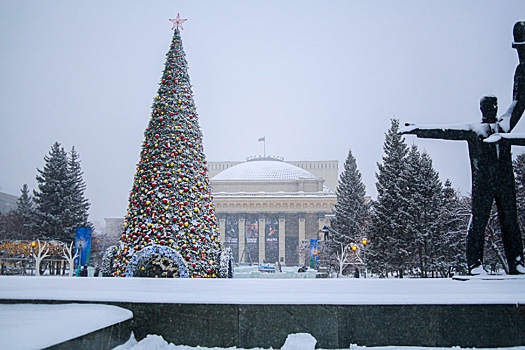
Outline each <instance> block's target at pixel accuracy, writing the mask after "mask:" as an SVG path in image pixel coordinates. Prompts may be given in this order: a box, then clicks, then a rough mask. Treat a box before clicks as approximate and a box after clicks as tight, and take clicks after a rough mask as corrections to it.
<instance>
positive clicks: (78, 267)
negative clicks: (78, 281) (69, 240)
mask: <svg viewBox="0 0 525 350" xmlns="http://www.w3.org/2000/svg"><path fill="white" fill-rule="evenodd" d="M83 243H84V241H83V240H81V239H80V240H79V241H78V265H77V276H80V264H81V263H82V248H83Z"/></svg>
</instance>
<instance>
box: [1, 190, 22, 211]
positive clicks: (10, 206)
mask: <svg viewBox="0 0 525 350" xmlns="http://www.w3.org/2000/svg"><path fill="white" fill-rule="evenodd" d="M17 200H18V197H17V196H13V195H10V194H7V193H3V192H0V214H6V213H8V212H10V211H13V210H16V209H17V208H18V205H17V204H16V202H17Z"/></svg>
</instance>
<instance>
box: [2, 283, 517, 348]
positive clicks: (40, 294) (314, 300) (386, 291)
mask: <svg viewBox="0 0 525 350" xmlns="http://www.w3.org/2000/svg"><path fill="white" fill-rule="evenodd" d="M0 299H16V300H63V301H68V302H73V303H74V302H75V301H96V302H104V301H107V302H111V301H113V302H164V303H196V302H198V303H210V304H215V303H219V304H230V303H234V304H235V303H249V304H319V303H322V304H346V305H364V304H377V305H379V304H398V305H399V304H480V303H481V304H483V303H485V304H524V303H525V277H523V276H518V277H508V278H507V277H504V276H481V277H477V278H471V279H470V280H467V281H456V280H451V279H376V278H368V279H363V278H361V279H353V278H342V279H307V278H304V279H262V278H250V279H248V278H246V279H244V278H238V279H230V280H223V279H220V280H218V279H146V278H90V277H88V278H68V277H53V276H42V277H21V276H0ZM52 307H54V310H51V309H46V308H52ZM79 307H80V308H86V309H78V308H79ZM91 307H92V308H94V309H91ZM98 307H104V305H79V304H73V305H31V306H28V305H27V304H15V305H2V304H0V349H16V348H18V349H35V348H41V347H44V346H45V344H50V342H53V341H54V342H55V343H56V342H59V341H64V340H66V339H72V338H75V337H77V336H79V333H78V332H83V333H80V334H86V333H89V332H90V331H94V330H96V329H99V328H102V327H104V326H102V327H101V325H104V324H106V325H107V322H109V324H111V323H112V322H113V323H114V322H119V321H118V320H116V319H115V317H116V318H123V317H126V313H125V311H124V312H121V311H116V310H113V311H111V309H105V311H103V310H98V309H96V308H98ZM108 307H109V306H108ZM71 308H77V309H75V310H74V311H71V310H72V309H71ZM109 308H111V307H109ZM68 310H69V311H68ZM108 310H109V311H108ZM53 313H54V314H53ZM57 315H59V316H57ZM68 315H69V316H68ZM128 316H129V314H128ZM57 317H58V318H63V319H64V322H66V325H64V326H60V327H56V324H55V323H54V321H53V323H50V322H48V320H51V319H53V320H55V319H57ZM124 319H125V318H124ZM80 320H82V322H79V321H80ZM28 321H31V322H28ZM81 323H83V324H84V325H85V327H87V328H88V329H82V330H80V329H78V328H79V327H78V325H79V324H81ZM50 324H53V326H54V327H50V328H52V329H55V330H56V329H58V330H59V333H61V336H62V338H60V339H57V338H56V336H57V335H56V334H54V335H53V331H52V329H51V330H47V329H46V328H45V327H47V326H50ZM32 327H33V328H32ZM28 334H31V337H28V336H27V335H28ZM64 337H65V338H64ZM294 337H295V338H293V339H291V343H290V344H288V345H289V347H288V348H287V349H288V350H292V349H300V350H308V349H313V347H312V346H311V345H308V344H310V343H309V342H311V336H310V335H304V334H303V335H300V336H294ZM36 340H39V341H41V343H38V345H37V346H35V344H34V343H33V341H36ZM13 344H15V345H16V346H17V347H15V345H13ZM294 344H296V345H297V347H294ZM351 348H352V349H360V347H358V346H357V345H356V346H352V347H351ZM142 349H148V350H149V349H158V350H164V349H177V350H187V349H207V348H202V347H201V348H193V347H187V346H182V345H180V344H179V345H177V346H175V345H173V344H171V345H170V344H168V343H166V342H165V341H164V339H162V338H161V337H158V336H155V335H151V336H149V337H148V338H145V339H143V340H141V341H140V342H138V343H137V342H136V341H135V340H134V339H133V338H132V339H130V341H129V342H128V344H126V345H124V346H122V347H119V348H118V350H142ZM231 349H233V348H231ZM283 349H284V347H283ZM374 349H379V348H374ZM389 349H392V348H389ZM405 349H407V348H405ZM410 349H415V348H410ZM418 349H421V348H418ZM425 349H429V348H425ZM520 349H523V350H525V347H520ZM237 350H240V349H237Z"/></svg>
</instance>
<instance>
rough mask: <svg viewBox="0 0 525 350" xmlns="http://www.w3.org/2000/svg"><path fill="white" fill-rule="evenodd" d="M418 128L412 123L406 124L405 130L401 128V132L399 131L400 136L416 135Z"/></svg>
mask: <svg viewBox="0 0 525 350" xmlns="http://www.w3.org/2000/svg"><path fill="white" fill-rule="evenodd" d="M417 130H418V128H417V126H416V124H412V123H405V127H404V128H400V129H399V131H398V134H399V135H406V134H415V133H417Z"/></svg>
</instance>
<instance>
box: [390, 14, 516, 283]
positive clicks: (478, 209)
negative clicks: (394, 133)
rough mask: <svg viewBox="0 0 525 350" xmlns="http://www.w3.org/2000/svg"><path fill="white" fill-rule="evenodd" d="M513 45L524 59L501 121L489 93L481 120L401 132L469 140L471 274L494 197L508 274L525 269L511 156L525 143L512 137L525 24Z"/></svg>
mask: <svg viewBox="0 0 525 350" xmlns="http://www.w3.org/2000/svg"><path fill="white" fill-rule="evenodd" d="M512 47H513V48H515V49H516V50H517V52H518V57H519V65H518V66H517V68H516V72H515V74H514V89H513V101H512V103H511V105H510V107H509V109H508V110H507V112H505V114H503V115H502V116H501V117H500V118H499V119H497V118H496V114H497V108H498V103H497V99H496V97H494V96H485V97H483V98H482V99H481V101H480V109H481V112H482V120H481V123H465V124H456V125H443V126H431V125H427V126H425V125H415V124H405V128H402V129H401V130H400V133H401V134H415V135H417V137H421V138H435V139H446V140H464V141H467V143H468V149H469V156H470V166H471V172H472V219H471V222H470V224H469V228H468V233H467V264H468V271H469V273H470V274H473V269H475V268H477V267H480V266H482V262H483V247H484V238H485V229H486V225H487V222H488V219H489V215H490V209H491V207H492V203H493V202H494V200H496V207H497V209H498V217H499V220H500V225H501V232H502V240H503V245H504V249H505V255H506V258H507V263H508V269H509V270H508V272H509V274H512V275H516V274H522V273H525V266H524V263H525V261H524V256H523V243H522V238H521V232H520V227H519V224H518V219H517V209H516V190H515V181H514V172H513V168H512V155H511V145H512V144H516V145H521V144H524V145H525V138H523V137H522V138H520V137H512V136H509V133H510V132H511V131H512V129H513V128H514V127H515V126H516V124H517V123H518V121H519V119H520V118H521V116H522V114H523V111H524V110H525V22H518V23H516V24H515V25H514V43H513V44H512ZM510 135H512V134H510ZM491 136H492V137H491ZM520 136H521V135H520ZM486 141H487V142H486Z"/></svg>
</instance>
